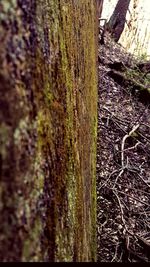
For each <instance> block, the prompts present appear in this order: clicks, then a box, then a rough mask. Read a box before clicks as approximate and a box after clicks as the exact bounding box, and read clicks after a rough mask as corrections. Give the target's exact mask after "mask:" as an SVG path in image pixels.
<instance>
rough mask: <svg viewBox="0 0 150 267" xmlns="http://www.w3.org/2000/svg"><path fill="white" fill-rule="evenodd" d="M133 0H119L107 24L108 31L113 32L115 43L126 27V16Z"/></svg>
mask: <svg viewBox="0 0 150 267" xmlns="http://www.w3.org/2000/svg"><path fill="white" fill-rule="evenodd" d="M130 1H131V0H118V2H117V5H116V7H115V9H114V12H113V14H112V15H111V17H110V19H109V22H108V23H107V29H108V30H109V31H110V32H111V34H112V37H113V39H114V40H115V42H118V40H119V38H120V36H121V34H122V32H123V30H124V26H125V22H126V14H127V10H128V8H129V5H130Z"/></svg>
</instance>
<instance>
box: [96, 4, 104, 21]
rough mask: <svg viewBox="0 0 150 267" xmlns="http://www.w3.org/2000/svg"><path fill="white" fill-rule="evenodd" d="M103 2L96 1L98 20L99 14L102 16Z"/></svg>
mask: <svg viewBox="0 0 150 267" xmlns="http://www.w3.org/2000/svg"><path fill="white" fill-rule="evenodd" d="M103 2H104V0H96V6H97V16H98V18H100V17H101V14H102V9H103Z"/></svg>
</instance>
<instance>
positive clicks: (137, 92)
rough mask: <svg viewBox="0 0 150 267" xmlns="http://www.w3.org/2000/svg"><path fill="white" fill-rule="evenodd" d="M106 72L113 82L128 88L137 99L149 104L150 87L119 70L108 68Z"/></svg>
mask: <svg viewBox="0 0 150 267" xmlns="http://www.w3.org/2000/svg"><path fill="white" fill-rule="evenodd" d="M107 74H108V76H109V77H111V78H113V79H114V81H115V82H117V83H118V84H120V85H121V86H123V87H125V88H127V89H129V90H130V92H131V93H132V94H133V95H134V96H136V97H137V98H138V99H139V101H141V102H142V103H144V104H150V87H148V86H144V85H143V84H141V83H140V82H138V81H136V80H135V79H134V78H128V77H126V75H125V74H123V73H121V72H119V71H114V70H110V71H108V73H107Z"/></svg>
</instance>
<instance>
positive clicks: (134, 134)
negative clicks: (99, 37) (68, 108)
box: [97, 36, 150, 262]
mask: <svg viewBox="0 0 150 267" xmlns="http://www.w3.org/2000/svg"><path fill="white" fill-rule="evenodd" d="M118 62H119V63H118ZM137 64H138V60H137V59H135V58H133V56H132V55H130V54H128V53H127V52H126V51H125V50H124V49H123V48H122V47H121V46H120V45H119V44H116V43H114V42H113V41H112V40H111V38H110V37H109V36H106V37H105V44H104V45H100V48H99V103H98V144H97V200H98V207H97V218H98V219H97V220H98V226H97V235H98V261H99V262H149V261H150V105H149V104H150V99H149V97H150V95H149V91H148V90H147V91H145V90H144V89H143V88H142V85H144V88H148V87H149V88H150V77H149V76H148V78H147V76H146V78H145V76H144V73H143V72H142V71H139V69H138V70H137V69H136V68H135V66H136V65H137ZM114 69H115V70H114ZM121 69H123V71H122V70H121ZM118 70H119V74H118ZM120 70H121V71H120ZM114 73H115V74H114ZM116 73H117V74H116ZM124 73H126V74H127V76H126V77H127V80H126V78H123V77H122V75H124ZM119 77H120V78H119ZM132 79H133V83H132V81H131V80H132ZM139 84H140V86H141V88H140V86H139ZM139 88H140V89H139ZM142 89H143V90H142ZM139 90H141V92H146V94H144V95H143V94H141V93H139Z"/></svg>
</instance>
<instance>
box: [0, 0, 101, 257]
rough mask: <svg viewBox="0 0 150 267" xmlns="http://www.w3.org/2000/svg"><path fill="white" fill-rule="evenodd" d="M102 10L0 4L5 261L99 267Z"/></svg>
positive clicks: (68, 3) (48, 3)
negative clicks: (99, 22)
mask: <svg viewBox="0 0 150 267" xmlns="http://www.w3.org/2000/svg"><path fill="white" fill-rule="evenodd" d="M95 12H96V8H95V1H94V0H92V1H91V0H86V1H85V0H77V1H74V0H38V1H36V0H18V1H17V0H2V1H1V2H0V107H1V110H0V122H1V125H0V142H1V150H0V175H1V179H0V233H1V234H0V260H1V261H95V259H96V231H95V221H96V203H95V202H96V188H95V158H96V157H95V154H96V123H97V114H96V112H97V71H96V49H97V47H96V43H97V41H96V22H95V20H96V14H95Z"/></svg>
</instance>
